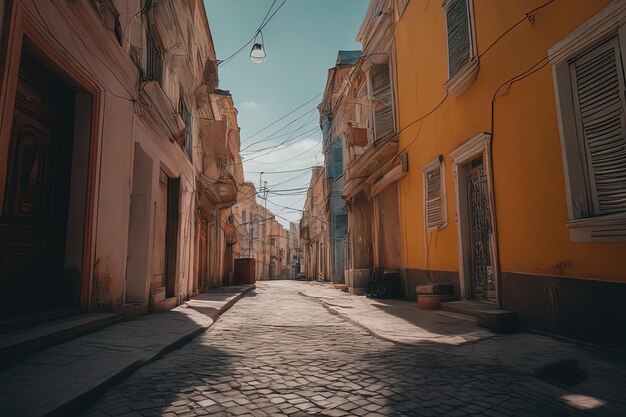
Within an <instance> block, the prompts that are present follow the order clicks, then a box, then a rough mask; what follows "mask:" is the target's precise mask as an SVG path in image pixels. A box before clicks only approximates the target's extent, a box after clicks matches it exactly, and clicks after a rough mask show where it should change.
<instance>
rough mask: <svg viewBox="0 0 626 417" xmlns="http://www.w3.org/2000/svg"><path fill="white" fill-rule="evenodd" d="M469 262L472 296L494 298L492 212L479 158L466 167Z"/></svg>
mask: <svg viewBox="0 0 626 417" xmlns="http://www.w3.org/2000/svg"><path fill="white" fill-rule="evenodd" d="M467 188H468V203H469V204H468V206H469V235H470V260H471V287H470V288H471V295H472V297H473V298H495V295H496V292H495V290H496V281H495V274H494V268H493V255H492V247H491V237H492V234H493V227H492V224H491V210H490V202H489V188H488V181H487V173H486V172H485V165H484V163H483V158H482V156H481V157H479V158H477V159H475V160H473V161H472V162H470V164H469V170H468V176H467Z"/></svg>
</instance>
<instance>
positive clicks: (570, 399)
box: [561, 394, 606, 410]
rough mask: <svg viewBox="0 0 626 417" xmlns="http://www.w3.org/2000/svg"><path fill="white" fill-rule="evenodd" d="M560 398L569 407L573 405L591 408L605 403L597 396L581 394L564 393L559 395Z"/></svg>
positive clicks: (582, 408)
mask: <svg viewBox="0 0 626 417" xmlns="http://www.w3.org/2000/svg"><path fill="white" fill-rule="evenodd" d="M561 399H562V400H563V401H564V402H565V403H566V404H567V405H569V406H570V407H574V408H577V409H579V410H592V409H594V408H598V407H602V406H603V405H606V403H605V402H604V401H602V400H600V399H598V398H595V397H590V396H589V395H582V394H565V395H562V396H561Z"/></svg>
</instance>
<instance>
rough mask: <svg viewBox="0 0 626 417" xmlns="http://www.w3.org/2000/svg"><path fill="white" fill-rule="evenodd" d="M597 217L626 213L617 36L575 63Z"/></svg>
mask: <svg viewBox="0 0 626 417" xmlns="http://www.w3.org/2000/svg"><path fill="white" fill-rule="evenodd" d="M570 68H571V71H572V84H573V85H572V87H573V88H572V89H573V92H574V97H575V101H576V102H577V104H578V106H577V108H576V118H577V122H578V129H579V132H580V133H579V136H580V139H581V140H582V143H581V145H582V148H583V149H581V150H583V154H584V155H585V156H586V162H587V163H586V166H587V171H588V177H589V188H590V192H591V195H592V197H593V200H592V201H593V209H594V214H596V215H601V214H611V213H618V212H625V211H626V139H625V137H626V136H625V131H626V129H625V124H624V97H623V94H624V72H623V68H622V63H621V57H620V52H619V43H618V41H617V38H613V39H611V40H610V41H608V42H606V43H604V44H602V45H600V46H598V47H597V48H594V49H593V50H592V51H590V52H587V53H586V54H585V55H583V56H581V57H580V58H577V59H576V60H575V61H574V62H572V63H571V67H570Z"/></svg>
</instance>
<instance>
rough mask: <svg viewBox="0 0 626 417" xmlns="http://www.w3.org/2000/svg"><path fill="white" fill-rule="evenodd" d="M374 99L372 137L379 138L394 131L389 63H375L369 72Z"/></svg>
mask: <svg viewBox="0 0 626 417" xmlns="http://www.w3.org/2000/svg"><path fill="white" fill-rule="evenodd" d="M371 74H372V75H371V82H372V97H373V99H374V138H375V140H379V139H381V138H383V137H385V136H387V135H388V134H390V133H393V131H394V125H393V107H392V105H391V78H390V76H389V65H388V64H382V65H376V66H375V67H374V68H372V72H371Z"/></svg>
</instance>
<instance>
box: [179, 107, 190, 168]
mask: <svg viewBox="0 0 626 417" xmlns="http://www.w3.org/2000/svg"><path fill="white" fill-rule="evenodd" d="M178 113H179V114H180V118H181V119H183V122H184V123H185V135H184V137H183V140H184V142H183V143H181V144H180V145H181V148H182V149H183V150H184V151H185V153H186V154H187V157H188V158H189V160H193V154H192V150H193V146H192V145H193V143H192V142H193V128H192V125H191V122H192V119H191V112H190V111H189V109H188V108H187V103H185V99H184V98H183V97H181V98H180V100H178Z"/></svg>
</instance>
